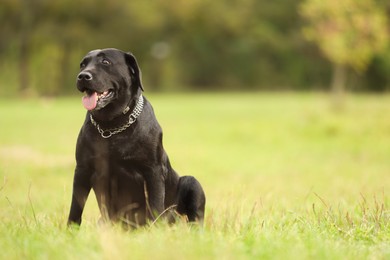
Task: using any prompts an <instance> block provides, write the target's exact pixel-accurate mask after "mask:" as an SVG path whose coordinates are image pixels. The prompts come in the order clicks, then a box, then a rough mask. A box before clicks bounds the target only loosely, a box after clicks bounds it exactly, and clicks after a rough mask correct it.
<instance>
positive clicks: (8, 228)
mask: <svg viewBox="0 0 390 260" xmlns="http://www.w3.org/2000/svg"><path fill="white" fill-rule="evenodd" d="M146 96H147V97H148V98H149V100H150V101H151V102H152V104H153V106H154V109H155V112H156V115H157V118H158V120H159V122H160V124H161V125H162V127H163V130H164V146H165V149H166V150H167V152H168V154H169V156H170V159H171V162H172V164H173V166H174V168H175V169H176V170H177V171H178V172H179V173H180V174H181V175H188V174H189V175H194V176H196V177H197V178H198V179H199V180H200V181H201V183H202V185H203V186H204V188H205V191H206V195H207V206H206V219H205V226H204V228H203V229H201V230H199V229H197V228H194V227H190V226H187V225H184V224H182V223H179V224H178V225H175V226H172V227H169V226H167V225H164V224H163V223H159V224H156V225H154V226H152V227H146V228H142V229H140V230H137V231H132V232H125V231H123V230H121V229H120V228H119V227H98V226H97V225H96V223H97V220H98V218H99V212H98V209H97V206H96V201H95V198H94V196H93V194H91V195H90V197H89V200H88V202H87V207H86V209H85V214H84V216H83V224H82V226H81V228H80V229H79V230H67V229H66V228H65V223H66V218H67V214H68V207H69V204H70V196H71V185H72V178H73V169H74V166H75V163H74V149H75V142H76V138H77V134H78V131H79V129H80V126H81V124H82V122H83V120H84V117H85V111H84V110H83V108H82V106H81V104H80V99H79V98H62V99H35V100H5V99H4V100H1V101H0V127H1V135H0V177H1V178H0V209H1V210H0V234H1V237H0V248H2V256H3V257H5V259H20V258H38V259H42V258H50V259H52V258H58V259H74V258H76V259H77V258H79V259H82V258H83V259H84V258H88V259H89V258H91V259H102V258H103V259H104V258H106V259H108V258H109V259H114V258H125V259H126V258H131V259H140V258H150V259H154V258H156V259H184V258H186V259H188V258H189V259H199V258H206V259H240V258H277V259H285V258H287V259H313V258H315V259H335V258H336V259H337V258H339V259H341V258H342V259H345V258H347V259H359V258H360V259H367V258H372V259H385V258H388V257H390V246H389V243H390V224H389V222H390V219H389V215H390V212H389V194H388V189H389V187H390V160H389V155H390V120H389V116H388V115H389V114H390V105H389V104H390V96H369V95H361V96H350V97H348V99H347V100H346V104H345V107H344V109H343V110H340V111H334V110H332V109H331V107H330V105H329V100H328V97H327V96H326V95H322V94H260V93H245V94H242V93H230V94H169V95H168V94H164V95H157V94H153V95H148V94H147V93H146Z"/></svg>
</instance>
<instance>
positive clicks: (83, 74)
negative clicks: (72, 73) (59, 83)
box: [77, 71, 92, 81]
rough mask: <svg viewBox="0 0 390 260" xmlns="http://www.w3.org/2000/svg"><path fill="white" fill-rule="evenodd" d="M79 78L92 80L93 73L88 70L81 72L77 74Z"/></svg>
mask: <svg viewBox="0 0 390 260" xmlns="http://www.w3.org/2000/svg"><path fill="white" fill-rule="evenodd" d="M77 80H88V81H89V80H92V74H91V73H89V72H87V71H83V72H80V73H79V75H78V76H77Z"/></svg>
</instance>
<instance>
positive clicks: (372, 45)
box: [300, 0, 389, 103]
mask: <svg viewBox="0 0 390 260" xmlns="http://www.w3.org/2000/svg"><path fill="white" fill-rule="evenodd" d="M384 10H385V8H381V6H379V5H378V4H377V3H376V2H375V0H358V1H356V0H327V1H322V0H306V1H305V2H303V4H302V5H301V7H300V13H301V15H302V16H303V17H304V18H305V19H306V21H307V24H306V26H305V27H304V28H303V33H304V36H305V37H306V38H307V39H308V40H310V41H313V42H314V43H316V44H317V45H318V47H319V48H320V50H321V51H322V53H323V54H324V56H325V57H326V58H327V59H329V60H330V61H331V62H332V63H333V67H334V70H333V80H332V86H331V89H332V92H333V93H334V94H335V97H336V102H337V103H339V102H340V101H341V98H342V94H343V92H344V88H345V83H346V68H347V67H352V68H353V69H355V70H356V71H358V72H363V71H364V70H365V69H366V68H367V66H368V64H369V62H370V60H371V59H372V58H373V56H374V55H375V54H377V53H379V52H380V51H382V50H384V49H385V47H386V46H387V44H388V39H389V37H388V31H387V17H386V13H385V11H384Z"/></svg>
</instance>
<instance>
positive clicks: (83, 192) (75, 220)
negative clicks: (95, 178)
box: [68, 168, 91, 226]
mask: <svg viewBox="0 0 390 260" xmlns="http://www.w3.org/2000/svg"><path fill="white" fill-rule="evenodd" d="M90 191H91V182H90V178H89V176H88V174H85V172H83V171H82V170H81V169H80V168H76V170H75V175H74V180H73V194H72V203H71V206H70V212H69V217H68V226H69V225H72V224H77V225H80V224H81V215H82V214H83V210H84V206H85V202H86V201H87V198H88V194H89V192H90Z"/></svg>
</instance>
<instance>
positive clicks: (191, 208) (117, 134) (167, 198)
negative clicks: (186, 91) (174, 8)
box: [68, 49, 206, 226]
mask: <svg viewBox="0 0 390 260" xmlns="http://www.w3.org/2000/svg"><path fill="white" fill-rule="evenodd" d="M80 69H81V71H80V73H79V74H78V76H77V88H78V89H79V90H80V91H81V92H84V93H85V94H86V95H85V96H84V97H83V101H82V102H83V105H84V106H85V108H86V109H87V110H88V112H87V116H86V119H85V122H84V124H83V126H82V128H81V131H80V134H79V137H78V140H77V147H76V161H77V166H76V170H75V175H74V182H73V196H72V204H71V208H70V213H69V218H68V225H69V224H80V223H81V215H82V213H83V209H84V205H85V202H86V200H87V197H88V194H89V192H90V190H91V188H92V189H93V190H94V192H95V195H96V199H97V201H98V205H99V208H100V212H101V214H102V218H103V220H106V221H107V220H110V221H114V222H121V223H126V224H128V225H130V226H139V225H144V224H146V223H147V221H148V220H150V221H153V220H154V219H155V218H156V217H158V216H159V215H161V214H163V213H164V212H165V211H168V209H171V208H175V210H176V212H177V213H179V214H181V215H184V216H186V217H187V218H188V220H189V221H199V222H200V223H202V222H203V218H204V209H205V203H206V198H205V194H204V192H203V189H202V186H201V185H200V183H199V182H198V181H197V180H196V179H195V178H194V177H192V176H183V177H179V176H178V174H177V173H176V172H175V171H174V170H173V169H172V167H171V164H170V163H169V159H168V156H167V154H166V153H165V150H164V148H163V145H162V130H161V127H160V125H159V124H158V122H157V120H156V118H155V115H154V112H153V108H152V106H151V105H150V103H149V102H148V100H147V99H146V98H145V97H143V96H142V91H143V87H142V84H141V72H140V69H139V67H138V64H137V61H136V59H135V57H134V56H133V55H132V54H131V53H125V52H122V51H120V50H116V49H103V50H95V51H91V52H89V53H88V54H87V55H86V56H85V57H84V58H83V60H82V61H81V64H80Z"/></svg>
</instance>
